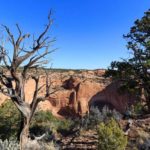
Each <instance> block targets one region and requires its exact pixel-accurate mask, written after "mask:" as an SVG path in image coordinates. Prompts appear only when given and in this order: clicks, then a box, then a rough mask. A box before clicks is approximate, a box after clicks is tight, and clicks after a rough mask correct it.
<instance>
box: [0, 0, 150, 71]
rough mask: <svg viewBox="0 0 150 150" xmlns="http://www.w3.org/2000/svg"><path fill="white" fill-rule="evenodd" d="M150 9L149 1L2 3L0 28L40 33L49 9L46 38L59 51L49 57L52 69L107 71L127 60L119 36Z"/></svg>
mask: <svg viewBox="0 0 150 150" xmlns="http://www.w3.org/2000/svg"><path fill="white" fill-rule="evenodd" d="M149 8H150V1H149V0H1V2H0V24H5V25H8V26H9V27H10V28H11V29H12V30H13V29H14V27H15V24H16V23H19V24H20V26H21V27H22V29H23V30H24V31H25V32H31V33H40V31H42V28H43V26H44V24H45V23H46V21H47V20H46V19H47V14H48V12H49V10H50V9H52V10H53V18H54V19H55V22H54V24H53V27H52V29H51V31H50V32H49V35H50V36H52V37H56V38H57V41H56V42H55V44H54V48H59V49H58V50H57V51H56V52H55V53H53V54H52V55H51V58H52V62H53V67H56V68H73V69H96V68H107V67H108V66H109V64H110V62H111V61H113V60H119V59H120V58H127V57H128V56H129V51H128V50H127V49H126V41H125V40H124V39H123V38H122V35H123V34H126V33H128V32H129V29H130V27H131V26H132V25H133V22H134V21H135V20H136V19H137V18H140V17H142V16H143V13H144V11H146V10H147V9H149ZM14 33H15V31H14Z"/></svg>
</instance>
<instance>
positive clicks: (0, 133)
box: [0, 100, 21, 140]
mask: <svg viewBox="0 0 150 150" xmlns="http://www.w3.org/2000/svg"><path fill="white" fill-rule="evenodd" d="M20 117H21V116H20V113H19V111H18V110H17V108H16V106H15V105H14V104H13V102H12V101H11V100H6V101H5V102H4V103H3V104H2V105H1V106H0V138H1V139H2V140H5V139H10V138H13V139H14V138H16V136H17V131H18V129H19V124H20Z"/></svg>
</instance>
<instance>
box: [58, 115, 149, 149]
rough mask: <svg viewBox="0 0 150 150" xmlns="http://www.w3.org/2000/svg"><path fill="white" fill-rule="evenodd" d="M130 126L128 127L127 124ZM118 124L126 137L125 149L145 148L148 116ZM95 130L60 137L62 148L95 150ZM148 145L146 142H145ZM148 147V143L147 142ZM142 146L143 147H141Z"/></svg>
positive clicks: (122, 121)
mask: <svg viewBox="0 0 150 150" xmlns="http://www.w3.org/2000/svg"><path fill="white" fill-rule="evenodd" d="M129 122H130V123H131V124H130V127H129V128H128V125H129ZM120 126H121V128H122V129H123V130H124V134H125V135H126V136H127V137H128V145H127V147H126V150H146V147H145V141H146V140H148V139H150V117H148V118H145V119H132V120H130V121H129V120H121V121H120ZM97 142H98V135H97V132H96V130H82V131H80V132H79V131H78V132H76V133H74V134H71V135H68V136H64V137H62V138H61V149H62V150H97ZM147 145H148V144H147ZM148 146H149V148H148V149H147V150H149V149H150V143H149V145H148ZM142 148H143V149H142Z"/></svg>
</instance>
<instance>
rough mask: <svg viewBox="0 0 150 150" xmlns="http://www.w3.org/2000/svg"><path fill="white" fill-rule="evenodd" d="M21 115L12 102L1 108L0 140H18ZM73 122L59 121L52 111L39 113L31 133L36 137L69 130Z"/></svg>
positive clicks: (5, 103) (7, 101) (6, 102)
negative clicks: (46, 133)
mask: <svg viewBox="0 0 150 150" xmlns="http://www.w3.org/2000/svg"><path fill="white" fill-rule="evenodd" d="M20 120H21V115H20V113H19V111H18V110H17V108H16V106H15V105H14V104H13V103H12V101H11V100H6V101H5V102H4V103H3V104H2V106H0V139H2V140H5V139H16V137H17V133H18V130H19V127H20ZM72 125H73V121H71V120H65V119H63V120H62V119H58V118H56V117H54V116H53V115H52V113H51V112H50V111H38V112H36V113H35V115H34V117H33V120H32V122H31V126H30V131H31V134H34V135H39V136H40V135H42V134H43V133H45V132H48V133H49V134H52V133H55V132H57V131H59V130H69V129H70V128H71V126H72Z"/></svg>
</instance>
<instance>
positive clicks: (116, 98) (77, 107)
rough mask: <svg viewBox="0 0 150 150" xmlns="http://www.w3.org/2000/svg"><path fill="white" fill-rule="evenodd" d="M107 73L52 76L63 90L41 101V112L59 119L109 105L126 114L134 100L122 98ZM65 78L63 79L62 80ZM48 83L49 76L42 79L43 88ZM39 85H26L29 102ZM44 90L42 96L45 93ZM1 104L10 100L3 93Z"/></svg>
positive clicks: (73, 73) (125, 95)
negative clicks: (127, 108) (48, 111)
mask: <svg viewBox="0 0 150 150" xmlns="http://www.w3.org/2000/svg"><path fill="white" fill-rule="evenodd" d="M104 72H105V70H102V71H101V70H96V71H93V72H92V71H84V72H83V71H82V72H81V73H75V72H71V73H70V72H68V73H66V72H65V73H54V74H53V76H52V77H51V78H52V80H53V81H54V84H55V86H57V87H58V86H59V87H62V89H61V90H58V91H57V92H56V93H55V94H52V95H51V97H49V99H48V100H47V101H45V102H40V104H39V109H42V110H50V111H51V112H52V113H53V114H54V115H55V116H58V117H62V116H63V117H65V116H75V115H84V114H86V113H88V111H89V107H90V106H92V105H94V106H100V107H102V106H103V105H105V104H108V105H110V106H111V107H113V108H115V109H117V110H118V111H120V112H124V111H125V109H126V106H127V104H128V102H129V101H133V99H132V98H131V96H130V95H128V94H124V95H120V94H118V92H117V89H118V84H116V83H111V81H110V79H104V78H103V77H102V75H103V74H104ZM62 76H64V78H63V79H61V77H62ZM43 83H45V77H44V76H41V78H40V85H42V84H43ZM34 87H35V83H34V81H33V80H29V81H28V82H27V83H26V86H25V93H26V100H27V101H29V102H31V100H32V96H33V91H34ZM44 91H45V89H42V90H41V92H40V94H39V95H42V94H43V93H44ZM0 98H1V100H0V102H3V101H4V100H5V99H6V98H7V97H5V96H3V95H2V94H0Z"/></svg>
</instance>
